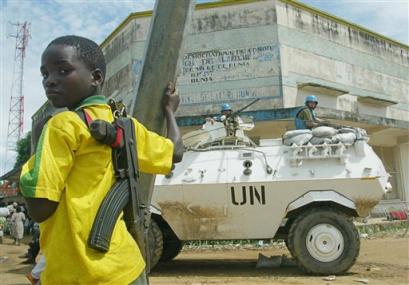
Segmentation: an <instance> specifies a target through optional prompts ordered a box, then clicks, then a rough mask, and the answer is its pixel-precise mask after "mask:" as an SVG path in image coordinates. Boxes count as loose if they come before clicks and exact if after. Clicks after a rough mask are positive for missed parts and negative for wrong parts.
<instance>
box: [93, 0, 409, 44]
mask: <svg viewBox="0 0 409 285" xmlns="http://www.w3.org/2000/svg"><path fill="white" fill-rule="evenodd" d="M261 1H263V0H220V1H217V2H207V3H201V4H196V10H203V9H211V8H217V7H223V6H231V5H240V4H248V3H254V2H261ZM277 1H281V2H282V3H286V4H288V5H291V6H294V7H297V8H300V9H302V10H305V11H308V12H311V13H315V14H318V15H320V16H322V17H325V18H327V19H330V20H333V21H336V22H338V23H341V24H343V25H346V26H348V27H351V28H354V29H357V30H360V31H363V32H365V33H367V34H370V35H372V36H374V37H376V38H381V39H383V40H385V41H387V42H389V43H392V44H394V45H398V46H400V47H402V48H404V49H406V50H408V51H409V45H406V44H404V43H402V42H399V41H397V40H394V39H391V38H389V37H387V36H384V35H381V34H378V33H376V32H374V31H371V30H369V29H367V28H365V27H363V26H360V25H358V24H355V23H352V22H349V21H347V20H344V19H342V18H340V17H338V16H335V15H332V14H329V13H327V12H324V11H322V10H319V9H317V8H314V7H312V6H309V5H307V4H304V3H301V2H299V1H297V0H277ZM152 14H153V11H152V10H151V11H141V12H134V13H131V14H129V16H128V17H126V19H125V20H123V21H122V22H121V23H120V24H119V26H118V27H116V28H115V30H113V31H112V32H111V33H110V34H109V35H108V37H106V38H105V40H103V41H102V43H101V44H100V46H101V47H102V48H103V47H104V46H105V45H107V43H108V42H109V41H111V40H112V39H113V38H114V37H115V36H116V35H117V34H118V33H119V32H120V31H121V30H122V29H123V28H124V27H125V26H126V25H127V24H128V23H129V22H130V21H132V20H133V19H137V18H144V17H150V16H152Z"/></svg>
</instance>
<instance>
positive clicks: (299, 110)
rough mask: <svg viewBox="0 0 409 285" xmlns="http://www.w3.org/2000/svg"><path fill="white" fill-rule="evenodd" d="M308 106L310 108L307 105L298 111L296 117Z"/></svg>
mask: <svg viewBox="0 0 409 285" xmlns="http://www.w3.org/2000/svg"><path fill="white" fill-rule="evenodd" d="M307 108H308V107H307V106H303V107H301V108H300V110H298V111H297V114H296V115H295V117H296V118H298V116H299V115H300V114H301V112H302V111H304V110H305V109H307Z"/></svg>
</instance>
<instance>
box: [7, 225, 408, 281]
mask: <svg viewBox="0 0 409 285" xmlns="http://www.w3.org/2000/svg"><path fill="white" fill-rule="evenodd" d="M26 249H27V246H25V245H21V246H14V245H11V240H10V239H6V240H5V244H2V245H0V284H1V285H3V284H4V285H6V284H7V285H23V284H30V283H29V282H28V281H26V279H25V277H24V275H25V274H26V273H27V272H29V271H30V270H31V267H32V266H31V265H25V264H21V262H22V260H23V259H21V258H19V256H21V255H22V254H23V253H24V252H25V251H26ZM259 253H262V254H264V255H266V256H271V255H274V256H277V255H282V254H286V255H288V256H289V253H288V251H287V250H286V249H285V248H284V247H282V246H273V247H268V248H265V249H216V250H210V249H206V250H203V249H201V250H199V249H188V250H185V251H184V252H183V253H182V254H180V255H179V256H178V257H177V258H176V259H175V260H174V261H172V262H169V263H166V264H161V265H159V266H158V267H157V268H155V270H154V271H153V272H152V273H151V277H150V284H151V285H165V284H166V285H169V284H172V285H182V284H183V285H208V284H229V285H233V284H237V285H255V284H294V285H295V284H310V285H312V284H323V285H327V284H331V285H332V284H334V285H336V284H348V285H349V284H358V285H359V284H365V283H363V282H362V281H367V282H368V283H367V284H382V285H392V284H393V285H397V284H409V236H408V235H406V236H405V237H402V234H399V233H397V234H396V233H395V234H389V235H388V236H385V237H382V238H374V239H364V240H362V241H361V253H360V256H359V258H358V261H357V263H356V264H355V265H354V266H353V267H352V268H351V269H350V271H349V273H348V274H347V275H344V276H336V279H335V280H334V281H325V280H323V277H322V276H306V275H305V274H303V272H302V271H301V270H300V269H298V268H297V267H296V266H285V267H280V268H270V269H266V268H263V269H257V268H256V267H255V265H256V262H257V257H258V254H259ZM358 280H361V282H360V281H358Z"/></svg>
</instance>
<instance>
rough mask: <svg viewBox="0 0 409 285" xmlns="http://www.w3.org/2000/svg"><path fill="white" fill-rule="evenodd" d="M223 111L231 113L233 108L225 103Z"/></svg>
mask: <svg viewBox="0 0 409 285" xmlns="http://www.w3.org/2000/svg"><path fill="white" fill-rule="evenodd" d="M223 111H231V107H230V105H229V104H228V103H224V104H223V105H222V109H221V110H220V112H223Z"/></svg>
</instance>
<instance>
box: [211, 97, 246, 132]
mask: <svg viewBox="0 0 409 285" xmlns="http://www.w3.org/2000/svg"><path fill="white" fill-rule="evenodd" d="M232 114H233V110H232V108H231V107H230V104H228V103H223V104H222V106H221V109H220V115H218V116H215V117H213V118H207V119H206V121H210V123H211V124H212V125H213V124H214V122H221V123H223V124H224V125H225V127H226V131H227V134H228V135H229V136H234V135H235V133H236V130H237V129H238V128H239V126H240V124H243V120H242V119H241V118H240V117H239V116H238V115H235V116H234V118H231V119H229V118H230V116H231V115H232Z"/></svg>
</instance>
